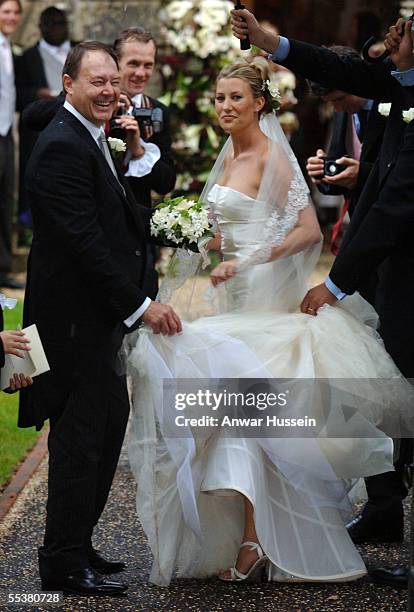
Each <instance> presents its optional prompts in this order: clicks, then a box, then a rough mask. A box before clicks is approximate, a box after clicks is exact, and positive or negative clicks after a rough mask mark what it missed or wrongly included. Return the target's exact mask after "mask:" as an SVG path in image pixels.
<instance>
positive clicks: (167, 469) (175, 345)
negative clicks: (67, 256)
mask: <svg viewBox="0 0 414 612" xmlns="http://www.w3.org/2000/svg"><path fill="white" fill-rule="evenodd" d="M208 200H209V202H210V204H211V206H212V208H213V210H214V215H215V218H216V222H217V224H218V228H219V231H220V233H221V238H222V254H223V257H224V259H233V258H234V257H243V252H244V250H245V251H246V253H247V254H248V253H251V244H250V237H251V235H252V234H251V230H252V227H251V223H252V219H251V214H250V211H251V209H252V207H255V209H256V212H257V213H258V214H257V215H256V223H258V230H259V233H260V224H263V222H264V220H265V217H266V215H267V211H266V207H265V205H264V203H263V202H260V201H258V200H253V199H252V198H250V197H249V196H247V195H244V194H242V193H240V192H238V191H235V190H233V189H231V188H229V187H225V186H220V185H218V184H216V185H214V187H213V188H212V189H211V190H210V193H209V196H208ZM261 207H262V209H263V215H261V214H260V211H261ZM291 260H292V258H287V260H286V264H284V261H283V260H282V261H278V262H274V263H264V264H263V263H262V264H258V265H254V266H251V267H249V268H248V269H245V270H244V271H242V272H240V273H239V274H237V275H236V276H235V277H234V278H233V279H232V280H230V281H227V282H226V283H223V284H222V285H220V291H221V292H222V295H223V296H224V297H225V300H226V304H227V306H226V308H224V309H223V310H222V311H221V312H219V314H215V315H214V314H213V315H212V316H202V317H200V318H196V319H195V320H193V321H191V322H187V321H184V322H183V332H182V333H181V334H179V335H176V336H172V337H165V336H161V335H154V334H153V333H152V332H151V330H150V329H148V328H143V329H141V330H140V332H139V334H138V337H137V342H136V345H135V346H134V348H133V350H132V351H131V353H130V356H129V364H130V367H131V377H132V384H133V404H134V410H133V415H132V423H131V428H130V434H129V456H130V462H131V466H132V469H133V472H134V474H135V477H136V479H137V483H138V492H137V510H138V515H139V519H140V521H141V523H142V526H143V528H144V531H145V533H146V535H147V537H148V541H149V545H150V547H151V550H152V553H153V555H154V563H153V568H152V572H151V577H150V579H151V581H153V582H155V583H157V584H161V585H167V584H169V582H170V580H171V578H172V577H173V575H176V576H179V577H190V576H191V577H205V576H211V575H215V574H217V573H218V571H219V570H220V569H222V568H226V567H230V566H231V565H234V563H235V560H236V558H237V553H238V548H239V546H240V544H241V541H242V535H243V523H244V514H243V498H242V495H240V494H243V495H244V496H245V497H247V498H248V499H249V500H250V501H251V503H252V504H253V507H254V517H255V526H256V530H257V534H258V538H259V541H260V544H261V546H262V548H263V550H264V552H265V553H266V554H267V556H268V558H269V559H270V561H271V564H269V567H268V577H269V579H271V580H281V581H283V580H289V579H290V580H291V579H292V576H293V577H297V578H298V579H303V580H311V581H328V580H338V581H346V580H353V579H356V578H358V577H360V576H362V575H364V574H365V573H366V569H365V566H364V563H363V561H362V559H361V557H360V555H359V553H358V551H357V550H356V548H355V546H354V545H353V543H352V541H351V539H350V538H349V536H348V533H347V531H346V529H345V527H344V515H343V510H344V507H345V505H344V500H345V498H346V491H347V490H348V485H349V482H350V479H355V478H359V477H362V476H370V475H373V474H377V473H381V472H387V471H389V470H392V469H393V464H392V455H393V445H392V441H391V439H390V438H388V437H385V436H383V437H376V438H374V437H373V438H372V439H371V438H370V439H358V438H355V439H352V438H351V437H346V438H336V439H328V438H318V439H316V440H315V439H312V438H302V439H297V438H296V439H295V438H293V439H292V438H291V439H277V438H263V439H259V438H243V437H241V436H239V437H237V438H230V437H227V436H225V435H223V431H222V430H220V428H219V429H218V430H217V428H216V429H214V428H212V430H211V433H210V435H208V436H207V437H204V438H201V439H200V438H198V437H196V436H192V435H191V430H189V431H188V432H187V436H186V437H182V438H177V437H168V436H165V435H164V429H165V419H166V420H168V419H172V418H173V409H172V407H171V411H170V413H169V412H168V408H167V411H166V410H165V407H164V413H163V412H162V384H163V379H179V378H197V379H209V378H237V379H240V378H286V379H314V378H332V379H344V380H345V379H347V380H348V379H364V380H365V379H366V380H368V379H376V378H383V379H400V378H401V375H400V373H399V372H398V370H397V368H396V366H395V365H394V363H393V362H392V360H391V358H390V357H389V355H388V354H387V353H386V351H385V350H384V348H383V345H382V343H381V341H380V339H379V337H378V335H377V333H376V332H375V330H374V329H373V328H372V327H368V326H367V325H365V324H364V322H362V321H361V320H360V319H358V318H357V317H356V316H355V315H354V314H351V313H350V312H348V310H347V308H351V306H352V308H353V307H354V306H355V304H356V303H359V304H362V303H363V301H362V299H361V298H359V296H357V297H355V298H348V299H347V300H345V302H344V303H343V304H340V305H338V306H335V307H330V306H325V307H323V308H322V309H321V310H320V312H319V313H318V316H316V317H313V316H309V315H306V314H302V313H300V311H299V304H300V301H301V299H302V298H303V296H304V294H305V292H306V287H305V284H304V283H305V280H304V279H303V282H302V279H297V278H296V280H295V282H290V283H286V288H285V290H284V291H283V292H279V293H278V292H277V290H276V291H275V290H274V288H273V284H272V283H271V282H269V279H271V278H272V273H273V272H272V271H273V270H274V271H276V270H277V278H280V275H283V269H284V268H283V266H284V265H286V266H288V265H291ZM289 261H290V264H289ZM275 274H276V272H275ZM275 278H276V277H275ZM263 284H264V285H263ZM264 286H265V287H266V288H267V292H266V299H263V300H261V302H260V303H258V302H257V300H255V299H254V296H255V294H256V290H257V291H259V292H260V293H261V294H263V287H264ZM275 286H277V283H275ZM215 291H217V290H213V292H215ZM346 302H348V307H347V304H346ZM364 304H365V305H366V303H364ZM366 307H367V309H368V310H369V308H368V306H367V305H366ZM371 391H372V392H373V393H374V392H375V391H374V389H370V390H369V392H368V393H370V392H371ZM359 400H360V403H361V406H363V405H364V398H359ZM359 400H358V398H357V400H356V405H355V409H356V410H358V409H359V406H358V401H359ZM381 401H382V402H383V407H384V409H387V403H388V404H391V398H387V397H383V398H382V399H381ZM388 407H389V406H388ZM362 410H364V408H362ZM367 418H368V417H367ZM373 420H374V421H375V419H373ZM349 431H351V430H349Z"/></svg>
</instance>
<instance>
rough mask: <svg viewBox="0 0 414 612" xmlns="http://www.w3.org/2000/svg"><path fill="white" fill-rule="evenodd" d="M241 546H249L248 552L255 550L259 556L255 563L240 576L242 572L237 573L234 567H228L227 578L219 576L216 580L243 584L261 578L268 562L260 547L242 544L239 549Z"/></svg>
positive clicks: (249, 543)
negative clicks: (228, 574) (228, 573)
mask: <svg viewBox="0 0 414 612" xmlns="http://www.w3.org/2000/svg"><path fill="white" fill-rule="evenodd" d="M243 546H250V550H255V551H256V552H257V554H258V555H259V558H258V559H257V561H255V562H254V563H253V565H252V566H251V568H250V569H249V571H248V572H247V574H242V572H239V570H238V569H236V568H235V567H230V576H229V578H225V577H224V576H220V575H219V576H218V578H219V579H220V580H223V581H224V582H243V581H244V580H246V581H248V582H254V581H258V580H259V579H260V578H261V575H262V570H263V568H264V567H265V565H266V563H267V561H268V558H267V555H265V554H264V552H263V550H262V547H261V546H260V544H258V543H257V542H243V544H241V545H240V548H243Z"/></svg>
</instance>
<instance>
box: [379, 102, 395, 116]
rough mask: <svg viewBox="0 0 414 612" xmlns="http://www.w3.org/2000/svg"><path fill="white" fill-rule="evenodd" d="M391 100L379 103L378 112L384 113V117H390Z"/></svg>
mask: <svg viewBox="0 0 414 612" xmlns="http://www.w3.org/2000/svg"><path fill="white" fill-rule="evenodd" d="M391 105H392V103H391V102H381V104H378V112H379V114H380V115H382V116H383V117H389V115H390V112H391Z"/></svg>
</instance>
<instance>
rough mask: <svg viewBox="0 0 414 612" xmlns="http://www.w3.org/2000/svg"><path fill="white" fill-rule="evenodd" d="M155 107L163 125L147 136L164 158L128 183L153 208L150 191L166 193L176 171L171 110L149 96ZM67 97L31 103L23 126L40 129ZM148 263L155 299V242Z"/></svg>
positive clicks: (149, 284)
mask: <svg viewBox="0 0 414 612" xmlns="http://www.w3.org/2000/svg"><path fill="white" fill-rule="evenodd" d="M149 99H150V101H151V103H152V104H153V107H158V108H162V110H163V119H164V124H163V129H162V131H161V132H159V133H157V134H153V136H152V137H151V138H150V139H149V140H148V142H152V143H154V144H156V145H157V146H158V147H159V149H160V152H161V158H160V159H159V160H158V161H157V162H156V163H155V164H154V166H153V168H152V170H151V172H150V173H149V174H147V175H145V176H142V177H139V178H138V177H133V176H131V177H127V181H128V184H129V186H130V187H131V190H132V192H133V193H134V195H135V198H136V200H137V201H138V202H139V203H140V204H142V205H144V206H147V207H148V208H151V191H155V192H156V193H159V194H161V195H165V194H166V193H169V192H170V191H172V190H173V189H174V186H175V180H176V172H175V167H174V161H173V158H172V154H171V133H170V126H169V112H168V109H167V107H166V106H164V105H163V104H161V102H158V100H155V99H154V98H149ZM64 101H65V96H64V95H60V96H59V97H58V98H56V100H38V101H36V102H34V103H32V104H30V105H29V106H28V107H27V108H26V109H25V110H24V112H23V114H22V125H23V128H24V129H30V130H36V131H38V132H39V131H41V130H43V129H44V128H45V127H46V126H47V125H48V124H49V122H50V121H51V120H52V118H53V117H54V115H55V114H56V112H57V111H58V109H59V108H60V107H61V106H62V104H63V103H64ZM147 256H148V265H147V270H146V274H145V278H144V281H143V287H144V289H145V291H146V293H147V295H148V296H149V297H150V298H152V299H155V297H156V295H157V292H158V275H157V273H156V271H155V270H154V263H155V260H156V249H155V245H154V244H149V245H148V252H147Z"/></svg>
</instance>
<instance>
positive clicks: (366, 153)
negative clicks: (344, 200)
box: [318, 102, 387, 216]
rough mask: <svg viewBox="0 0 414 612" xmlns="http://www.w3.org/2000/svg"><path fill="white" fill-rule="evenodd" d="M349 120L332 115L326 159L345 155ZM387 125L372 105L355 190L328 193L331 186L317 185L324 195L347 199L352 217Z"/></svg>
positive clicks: (342, 115) (338, 114)
mask: <svg viewBox="0 0 414 612" xmlns="http://www.w3.org/2000/svg"><path fill="white" fill-rule="evenodd" d="M349 120H350V115H349V113H342V112H341V113H334V118H333V125H332V140H331V143H330V145H329V148H328V151H327V153H326V155H327V158H328V159H338V158H340V157H343V156H344V155H346V152H347V151H346V138H347V131H348V123H349ZM386 125H387V121H386V118H385V117H383V116H382V115H380V114H379V112H378V103H377V102H374V105H373V107H372V109H371V111H370V113H369V118H368V121H367V123H366V125H365V126H364V129H363V131H362V134H361V136H362V149H361V157H360V160H359V161H360V163H359V173H358V183H357V185H356V187H355V189H352V190H351V191H350V190H349V189H344V188H340V187H339V188H338V187H335V189H336V191H335V193H333V192H332V191H330V188H331V187H332V186H331V185H326V184H324V183H322V185H318V189H319V190H320V191H321V192H322V193H325V194H326V195H339V194H343V195H345V196H346V197H348V198H349V208H348V212H349V214H350V215H351V216H352V214H353V212H354V209H355V206H356V203H357V202H358V199H359V196H360V195H361V192H362V189H363V187H364V185H365V183H366V182H367V180H368V177H369V174H370V172H371V170H372V168H373V167H374V163H375V162H376V160H377V157H378V154H379V152H380V149H381V145H382V140H383V137H384V130H385V127H386Z"/></svg>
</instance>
